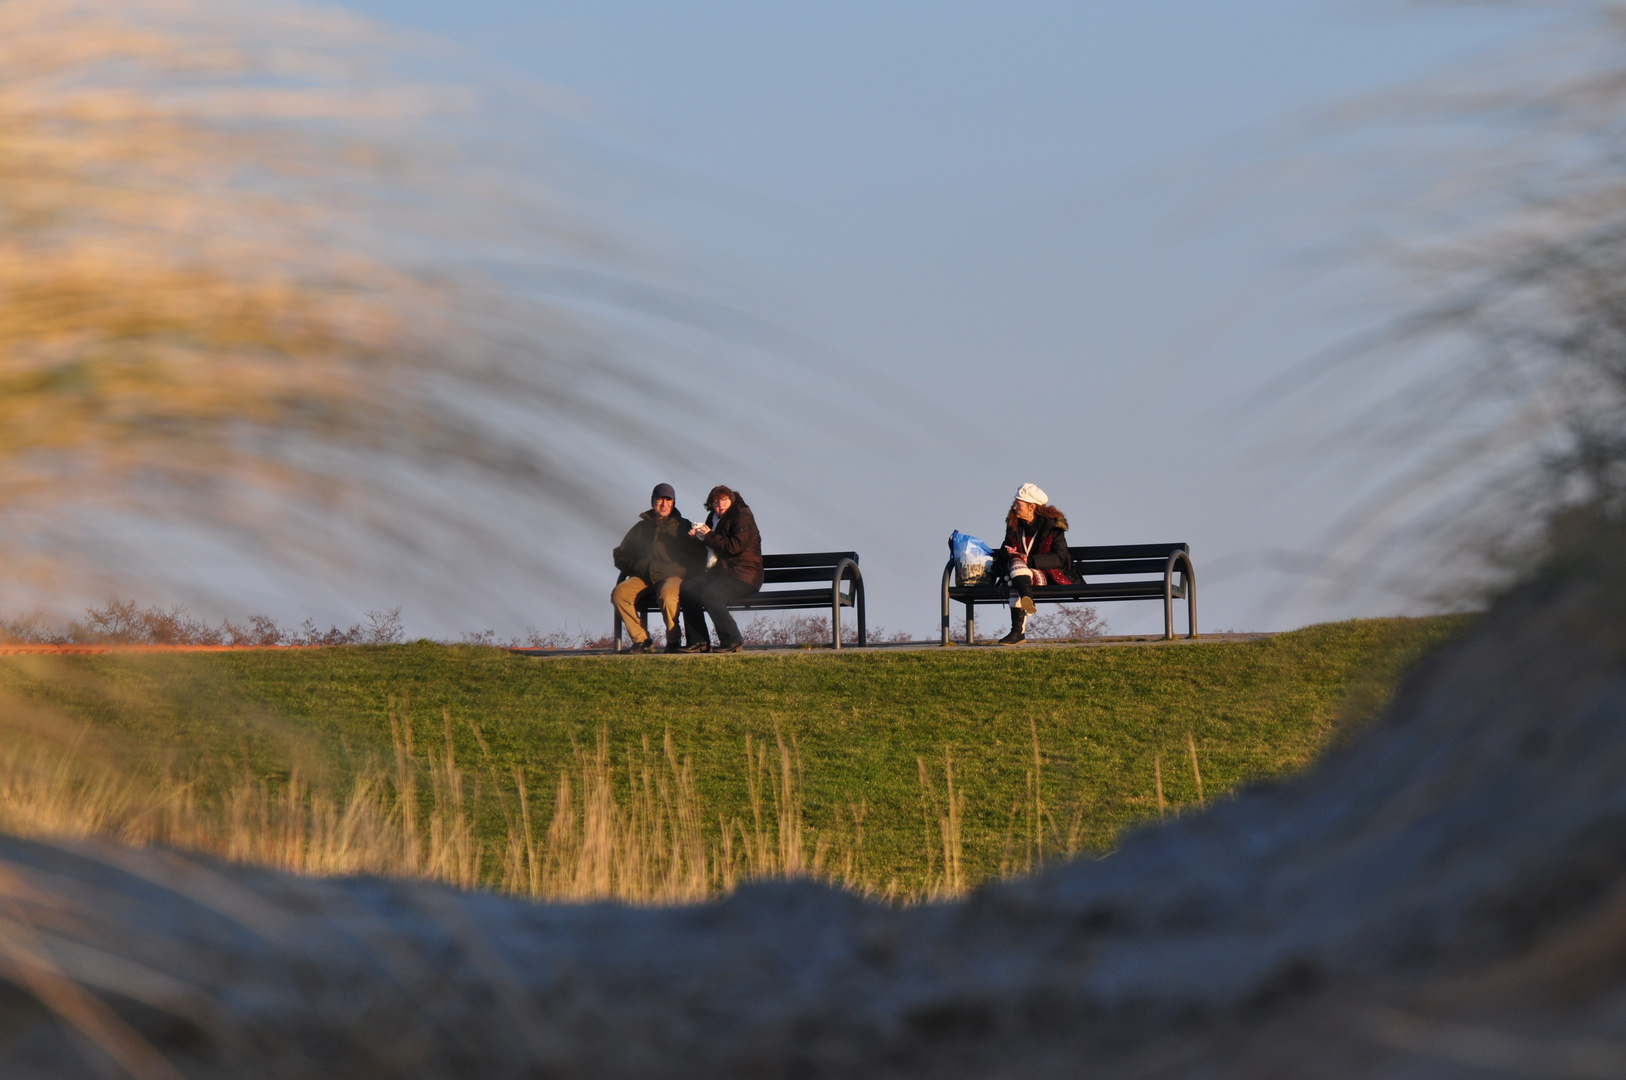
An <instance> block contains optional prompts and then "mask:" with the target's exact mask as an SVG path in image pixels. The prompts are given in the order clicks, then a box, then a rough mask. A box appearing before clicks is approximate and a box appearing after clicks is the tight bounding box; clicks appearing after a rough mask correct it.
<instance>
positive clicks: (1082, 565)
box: [1073, 556, 1184, 577]
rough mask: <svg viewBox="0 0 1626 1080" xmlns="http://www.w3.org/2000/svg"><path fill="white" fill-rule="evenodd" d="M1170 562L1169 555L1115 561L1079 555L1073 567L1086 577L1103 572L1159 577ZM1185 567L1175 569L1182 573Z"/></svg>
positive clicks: (1074, 559)
mask: <svg viewBox="0 0 1626 1080" xmlns="http://www.w3.org/2000/svg"><path fill="white" fill-rule="evenodd" d="M1168 564H1169V560H1168V557H1167V556H1164V557H1163V558H1161V559H1117V560H1113V561H1107V560H1104V559H1080V558H1078V557H1077V556H1074V558H1073V569H1074V570H1075V571H1076V572H1077V573H1079V574H1081V575H1083V576H1084V577H1089V576H1090V575H1091V574H1095V575H1097V576H1099V575H1101V574H1156V575H1157V576H1158V577H1162V576H1163V570H1164V568H1165V567H1167V566H1168ZM1183 569H1184V567H1180V568H1179V569H1177V570H1175V573H1180V571H1181V570H1183Z"/></svg>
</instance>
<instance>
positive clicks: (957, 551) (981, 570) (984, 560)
mask: <svg viewBox="0 0 1626 1080" xmlns="http://www.w3.org/2000/svg"><path fill="white" fill-rule="evenodd" d="M949 555H950V557H951V558H953V559H954V577H955V579H956V582H955V583H956V584H958V585H980V584H982V583H983V582H984V581H986V580H987V578H988V573H989V571H990V570H991V569H992V568H993V564H994V549H993V548H991V547H989V546H988V545H987V544H985V543H983V542H982V541H981V540H978V539H977V538H976V537H975V536H967V535H966V534H965V533H963V532H958V531H957V532H955V533H954V534H953V535H951V536H950V537H949Z"/></svg>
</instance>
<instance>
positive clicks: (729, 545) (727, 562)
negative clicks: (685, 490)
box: [683, 484, 763, 652]
mask: <svg viewBox="0 0 1626 1080" xmlns="http://www.w3.org/2000/svg"><path fill="white" fill-rule="evenodd" d="M706 509H707V510H710V511H711V513H709V514H707V515H706V522H705V524H703V525H696V526H695V527H694V534H695V535H696V536H698V537H699V538H700V540H701V541H702V542H703V543H704V544H705V545H706V547H707V548H709V549H710V550H711V552H712V553H713V554H715V555H716V556H717V562H716V565H714V566H713V567H712V568H711V569H710V570H709V571H707V573H706V576H705V577H703V578H698V579H694V580H691V581H689V582H688V583H687V584H686V585H685V586H684V589H683V605H684V614H683V621H684V622H685V623H687V624H688V627H689V644H688V647H687V648H685V649H684V650H683V651H684V652H707V651H709V650H710V648H711V643H710V641H709V639H707V638H706V637H705V636H704V623H703V622H702V621H701V620H700V619H698V618H694V617H691V615H690V614H689V613H690V612H691V611H692V610H693V609H694V608H695V607H697V606H698V607H700V608H703V609H704V611H705V613H706V614H707V615H710V616H711V625H712V626H713V627H714V628H716V630H717V651H718V652H739V651H740V650H741V649H743V648H744V647H745V640H744V638H743V637H742V636H741V634H740V627H739V624H738V623H736V622H735V621H734V616H733V614H732V613H730V612H729V610H728V605H729V604H731V603H733V602H734V601H736V600H738V599H740V598H741V597H745V596H750V595H751V594H752V593H754V592H756V591H757V590H758V589H760V588H762V579H763V573H762V534H761V533H759V532H757V519H756V516H755V515H753V514H752V513H751V508H750V507H749V506H746V505H745V500H744V499H742V498H740V493H739V492H737V491H735V490H733V489H732V488H728V487H725V486H723V485H722V484H719V485H717V486H716V487H714V488H712V489H711V494H710V495H707V496H706ZM697 624H699V626H700V629H701V632H702V636H701V637H700V638H699V639H698V640H696V638H695V629H696V625H697Z"/></svg>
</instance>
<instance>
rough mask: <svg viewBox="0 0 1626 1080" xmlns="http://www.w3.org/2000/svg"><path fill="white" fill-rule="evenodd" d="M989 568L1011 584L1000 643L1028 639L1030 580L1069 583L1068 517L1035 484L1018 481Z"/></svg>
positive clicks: (1040, 583) (1032, 585) (1039, 582)
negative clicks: (1005, 631)
mask: <svg viewBox="0 0 1626 1080" xmlns="http://www.w3.org/2000/svg"><path fill="white" fill-rule="evenodd" d="M993 569H994V572H995V573H996V574H1002V575H1003V576H1004V577H1006V578H1007V579H1008V580H1009V581H1010V585H1011V632H1010V633H1008V634H1006V635H1005V636H1004V637H1002V638H1000V639H999V643H1000V644H1001V645H1020V644H1022V642H1024V641H1026V640H1027V623H1028V616H1029V615H1032V614H1033V588H1034V586H1035V585H1071V584H1072V583H1073V574H1072V570H1073V557H1072V555H1071V554H1070V553H1069V552H1068V550H1067V517H1066V515H1064V514H1063V513H1062V512H1061V511H1060V510H1058V509H1056V508H1055V507H1054V506H1051V505H1050V496H1048V495H1046V494H1045V493H1044V492H1043V491H1041V490H1040V489H1039V488H1038V487H1037V486H1036V485H1034V484H1023V485H1022V486H1021V487H1020V488H1018V489H1017V491H1016V498H1015V499H1014V500H1013V501H1012V502H1011V512H1010V513H1009V514H1007V515H1005V543H1004V545H1003V547H1002V548H1001V549H1000V551H999V553H998V554H997V555H995V556H994V567H993Z"/></svg>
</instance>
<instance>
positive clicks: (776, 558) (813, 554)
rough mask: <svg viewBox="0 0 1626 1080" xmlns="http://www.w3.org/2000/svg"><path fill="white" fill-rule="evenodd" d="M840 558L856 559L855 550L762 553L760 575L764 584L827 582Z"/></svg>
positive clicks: (854, 560) (856, 553) (855, 560)
mask: <svg viewBox="0 0 1626 1080" xmlns="http://www.w3.org/2000/svg"><path fill="white" fill-rule="evenodd" d="M842 559H851V560H852V561H853V562H857V561H858V552H856V551H808V552H803V553H802V554H800V555H764V556H763V557H762V576H763V584H765V585H786V584H789V583H791V582H793V581H819V582H823V583H825V584H829V581H830V578H831V577H832V576H833V575H834V574H835V572H836V564H837V563H839V562H840V561H841V560H842Z"/></svg>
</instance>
